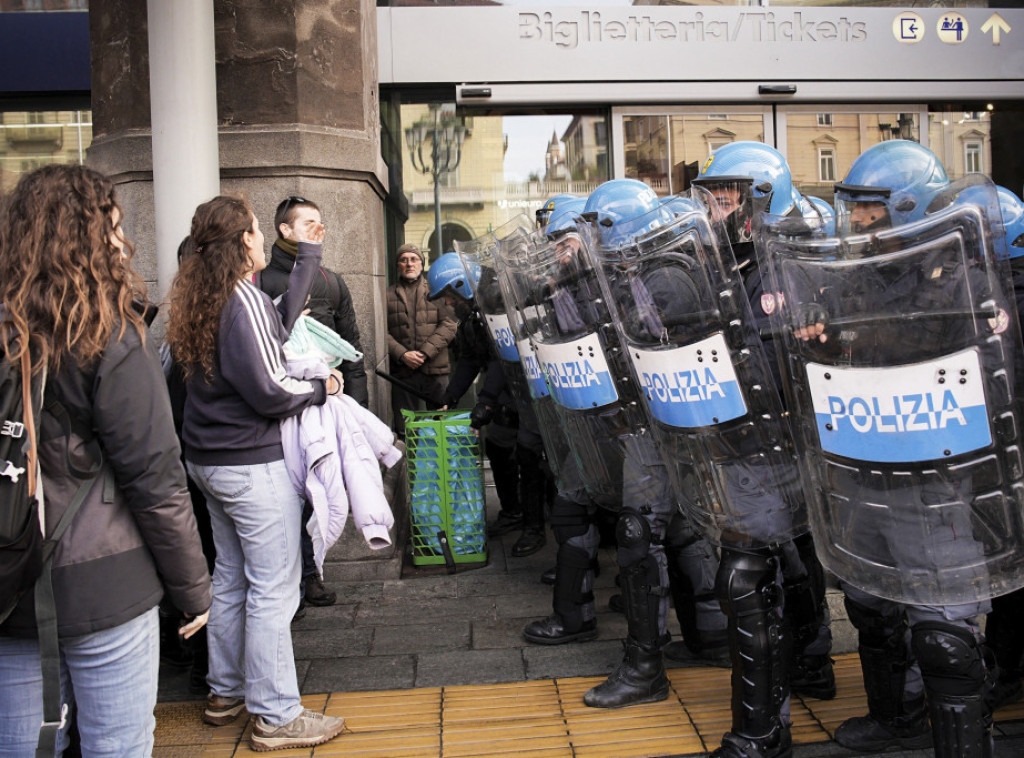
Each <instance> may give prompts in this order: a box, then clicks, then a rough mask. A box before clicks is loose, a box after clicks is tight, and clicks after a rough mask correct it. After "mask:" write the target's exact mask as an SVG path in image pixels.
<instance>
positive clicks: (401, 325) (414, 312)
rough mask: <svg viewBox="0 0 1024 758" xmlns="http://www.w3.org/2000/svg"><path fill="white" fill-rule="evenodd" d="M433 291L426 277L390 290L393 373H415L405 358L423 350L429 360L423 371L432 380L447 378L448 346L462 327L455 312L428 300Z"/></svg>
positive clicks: (390, 333) (388, 302)
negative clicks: (403, 357)
mask: <svg viewBox="0 0 1024 758" xmlns="http://www.w3.org/2000/svg"><path fill="white" fill-rule="evenodd" d="M429 292H430V287H429V285H428V284H427V279H426V277H425V276H420V277H419V278H418V279H416V281H414V282H406V281H404V280H399V281H398V282H397V283H395V284H392V285H391V286H390V287H388V291H387V311H388V314H387V315H388V356H389V357H390V358H391V373H393V374H395V375H396V376H409V375H410V374H412V373H413V371H412V369H410V368H408V367H407V366H406V365H405V364H404V363H402V356H403V355H405V354H406V353H407V352H408V351H410V350H419V351H420V352H422V353H423V354H424V355H426V356H427V362H426V363H424V364H423V366H421V367H420V369H419V370H420V371H421V372H423V373H424V374H427V375H428V376H439V375H443V374H447V373H448V372H449V370H450V366H449V363H448V344H449V343H450V342H451V341H452V340H453V339H455V329H456V326H457V325H458V324H457V322H456V320H455V318H454V316H453V315H452V312H451V310H450V309H449V308H448V307H447V306H445V304H444V303H443V302H441V301H440V300H433V301H431V300H428V299H427V295H428V293H429Z"/></svg>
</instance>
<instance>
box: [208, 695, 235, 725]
mask: <svg viewBox="0 0 1024 758" xmlns="http://www.w3.org/2000/svg"><path fill="white" fill-rule="evenodd" d="M244 710H245V698H244V697H221V696H220V695H214V694H213V693H212V692H211V693H210V694H209V695H207V696H206V710H204V711H203V722H204V723H207V724H209V725H210V726H224V725H225V724H230V723H231V722H232V721H234V720H235V719H237V718H238V717H239V716H240V715H242V711H244Z"/></svg>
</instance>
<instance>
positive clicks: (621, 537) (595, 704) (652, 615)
mask: <svg viewBox="0 0 1024 758" xmlns="http://www.w3.org/2000/svg"><path fill="white" fill-rule="evenodd" d="M616 537H617V538H618V544H619V577H620V579H621V584H622V597H623V600H625V603H626V627H627V630H628V632H627V637H626V652H625V655H624V656H623V658H622V663H620V664H619V667H618V668H617V669H616V670H615V671H613V672H612V674H611V676H609V677H608V678H607V679H606V680H605V681H604V682H602V683H601V684H599V685H597V686H596V687H594V688H592V689H590V690H588V691H587V693H586V694H585V695H584V696H583V702H584V703H585V704H586V705H588V706H590V707H591V708H622V707H623V706H627V705H635V704H638V703H653V702H657V701H659V700H664V699H665V698H667V697H668V691H669V686H668V676H667V675H666V674H665V664H664V662H663V660H662V656H661V649H662V648H663V647H664V646H665V643H666V642H668V639H669V635H668V634H667V632H663V631H662V630H663V629H664V628H665V619H664V618H662V616H663V613H662V608H661V606H662V605H666V606H667V602H665V603H663V602H662V600H663V599H664V598H666V597H667V593H668V588H667V587H665V586H663V582H662V579H661V569H660V568H659V566H658V561H657V559H656V557H655V556H654V555H652V554H651V553H650V552H649V551H650V547H651V528H650V525H649V524H648V523H647V520H646V519H645V518H643V517H642V516H640V515H638V514H636V513H632V512H623V513H622V514H620V515H619V522H618V525H617V527H616ZM666 610H667V609H666Z"/></svg>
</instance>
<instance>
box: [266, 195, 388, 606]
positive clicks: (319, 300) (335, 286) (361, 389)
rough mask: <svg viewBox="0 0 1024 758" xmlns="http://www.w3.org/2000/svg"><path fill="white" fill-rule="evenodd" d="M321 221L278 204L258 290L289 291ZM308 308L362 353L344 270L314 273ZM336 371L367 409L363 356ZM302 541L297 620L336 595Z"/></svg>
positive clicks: (307, 203) (307, 205)
mask: <svg viewBox="0 0 1024 758" xmlns="http://www.w3.org/2000/svg"><path fill="white" fill-rule="evenodd" d="M318 224H320V208H319V207H318V206H317V204H316V203H314V202H313V201H312V200H307V199H306V198H304V197H297V196H295V195H292V196H290V197H287V198H285V199H284V200H282V201H281V202H280V203H279V204H278V206H277V212H276V213H275V214H274V227H275V228H276V229H277V233H278V238H277V241H276V242H274V246H273V247H272V248H271V249H270V262H269V263H268V264H267V267H266V268H265V269H264V270H263V271H261V272H260V274H259V277H260V278H259V282H258V283H259V287H260V289H261V290H263V291H264V292H266V293H267V294H268V295H270V297H271V298H277V297H278V296H279V295H281V294H282V293H283V292H284V291H285V290H287V289H288V278H289V277H290V276H291V273H292V268H294V266H295V254H296V251H297V250H298V245H299V240H300V239H306V237H305V236H304V234H305V232H306V231H307V227H309V228H311V227H314V226H317V225H318ZM306 307H307V308H309V315H310V317H311V318H314V319H316V320H317V321H319V322H320V323H321V324H323V325H324V326H326V327H328V328H329V329H333V330H334V331H335V332H336V333H337V334H338V336H339V337H341V338H342V339H343V340H345V341H346V342H348V343H349V344H351V345H352V347H354V348H355V349H356V350H358V351H359V352H362V346H361V345H360V342H359V326H358V325H357V324H356V312H355V309H354V308H353V307H352V296H351V295H350V294H349V291H348V287H347V286H346V285H345V280H344V279H342V278H341V275H340V274H336V273H335V272H333V271H331V270H330V269H326V268H324V267H323V266H321V267H320V270H319V271H317V274H316V276H314V277H313V285H312V286H311V287H310V290H309V302H308V303H307V305H306ZM338 370H339V371H341V374H342V376H343V377H344V378H345V387H344V389H343V390H342V392H344V393H345V394H346V395H348V396H349V397H351V398H352V399H354V400H355V401H356V402H357V403H359V404H360V405H361V406H363V407H364V408H366V407H367V406H368V405H369V395H368V394H367V391H366V369H365V368H364V366H363V359H362V358H360V359H359V360H357V361H344V362H343V363H342V364H341V365H340V366H339V367H338ZM312 515H313V507H312V505H310V504H309V502H308V501H307V502H306V503H305V504H304V505H303V509H302V523H303V524H306V523H307V522H308V521H309V519H310V517H311V516H312ZM301 539H302V585H301V592H302V602H301V603H300V604H299V610H298V611H297V612H296V614H295V617H296V618H301V617H302V616H303V615H305V604H306V603H309V604H310V605H317V606H326V605H334V603H335V601H336V600H337V595H336V594H335V593H334V592H331V591H329V590H328V589H327V588H326V587H325V586H324V583H323V579H322V578H321V576H320V574H319V573H318V572H317V570H316V563H315V562H314V561H313V541H312V539H311V538H310V536H309V534H307V533H306V530H305V529H303V530H302V533H301Z"/></svg>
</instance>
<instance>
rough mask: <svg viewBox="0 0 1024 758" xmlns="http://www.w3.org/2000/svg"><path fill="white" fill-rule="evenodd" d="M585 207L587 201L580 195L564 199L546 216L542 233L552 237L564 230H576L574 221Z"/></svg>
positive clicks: (562, 232)
mask: <svg viewBox="0 0 1024 758" xmlns="http://www.w3.org/2000/svg"><path fill="white" fill-rule="evenodd" d="M586 207H587V201H586V200H584V199H583V198H582V197H577V198H574V199H572V200H566V201H564V202H563V203H561V204H560V205H559V206H558V208H556V209H555V210H554V211H553V212H552V213H551V215H550V216H549V217H548V222H547V225H546V226H545V227H544V233H545V234H547V236H548V237H554V236H557V235H560V234H564V233H565V232H573V231H576V221H577V220H578V219H579V217H580V216H581V215H582V214H583V209H584V208H586Z"/></svg>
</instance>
